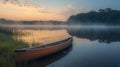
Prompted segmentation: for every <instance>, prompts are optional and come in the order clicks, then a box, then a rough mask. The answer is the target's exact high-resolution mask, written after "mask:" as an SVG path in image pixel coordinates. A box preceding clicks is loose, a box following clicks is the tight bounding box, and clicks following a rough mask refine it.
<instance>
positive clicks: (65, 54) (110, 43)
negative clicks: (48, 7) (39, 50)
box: [9, 25, 120, 67]
mask: <svg viewBox="0 0 120 67" xmlns="http://www.w3.org/2000/svg"><path fill="white" fill-rule="evenodd" d="M9 28H12V29H13V30H17V31H18V32H22V33H24V34H25V35H17V36H13V38H14V39H17V40H22V41H24V42H26V43H28V44H29V47H31V46H34V45H32V44H33V43H37V44H39V45H43V44H46V43H51V42H55V41H59V40H62V39H65V38H67V37H69V36H72V37H73V46H71V47H69V48H68V49H66V50H64V51H62V52H60V53H57V54H54V55H52V56H49V57H47V58H43V59H37V60H34V61H27V62H25V63H18V64H15V65H16V67H17V66H18V67H120V28H119V27H105V26H99V27H97V26H96V27H90V26H89V27H87V26H86V27H79V26H77V27H76V26H70V27H68V26H29V25H28V26H9Z"/></svg>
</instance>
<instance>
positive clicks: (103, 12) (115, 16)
mask: <svg viewBox="0 0 120 67" xmlns="http://www.w3.org/2000/svg"><path fill="white" fill-rule="evenodd" d="M67 23H68V24H109V25H118V24H119V25H120V10H113V9H111V8H106V9H99V10H98V11H90V12H88V13H80V14H77V15H73V16H70V17H69V19H68V20H67Z"/></svg>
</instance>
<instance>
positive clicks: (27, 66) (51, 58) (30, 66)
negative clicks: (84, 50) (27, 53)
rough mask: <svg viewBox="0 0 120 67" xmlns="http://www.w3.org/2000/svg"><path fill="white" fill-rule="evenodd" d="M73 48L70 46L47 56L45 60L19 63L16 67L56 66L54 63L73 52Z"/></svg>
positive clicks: (39, 59)
mask: <svg viewBox="0 0 120 67" xmlns="http://www.w3.org/2000/svg"><path fill="white" fill-rule="evenodd" d="M72 48H73V46H72V45H70V46H69V47H67V48H66V49H64V50H62V51H59V52H57V53H54V54H51V55H48V56H45V57H43V58H38V59H34V60H30V61H22V62H17V63H16V67H46V66H47V65H49V64H52V63H53V64H52V65H54V62H56V61H57V60H59V59H61V58H64V57H65V56H66V55H67V54H68V53H70V51H72Z"/></svg>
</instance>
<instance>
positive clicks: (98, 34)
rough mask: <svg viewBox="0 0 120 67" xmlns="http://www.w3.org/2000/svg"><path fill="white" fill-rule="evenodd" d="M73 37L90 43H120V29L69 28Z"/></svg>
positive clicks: (68, 30)
mask: <svg viewBox="0 0 120 67" xmlns="http://www.w3.org/2000/svg"><path fill="white" fill-rule="evenodd" d="M67 32H68V33H69V34H70V35H71V36H76V37H79V38H83V39H89V40H90V41H94V40H98V41H99V42H104V43H111V42H117V41H120V28H97V29H96V28H72V29H71V28H68V29H67Z"/></svg>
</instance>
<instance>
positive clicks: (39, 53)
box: [15, 37, 73, 62]
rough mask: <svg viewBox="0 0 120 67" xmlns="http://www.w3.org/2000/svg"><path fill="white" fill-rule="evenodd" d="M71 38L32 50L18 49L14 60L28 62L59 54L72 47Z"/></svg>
mask: <svg viewBox="0 0 120 67" xmlns="http://www.w3.org/2000/svg"><path fill="white" fill-rule="evenodd" d="M72 41H73V39H72V37H69V38H67V39H64V40H61V41H58V42H54V43H50V44H47V45H44V46H35V47H32V48H24V49H18V50H16V51H15V60H16V61H17V62H22V61H29V60H33V59H37V58H42V57H45V56H47V55H50V54H53V53H56V52H59V51H61V50H63V49H65V48H67V47H69V46H70V45H72Z"/></svg>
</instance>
